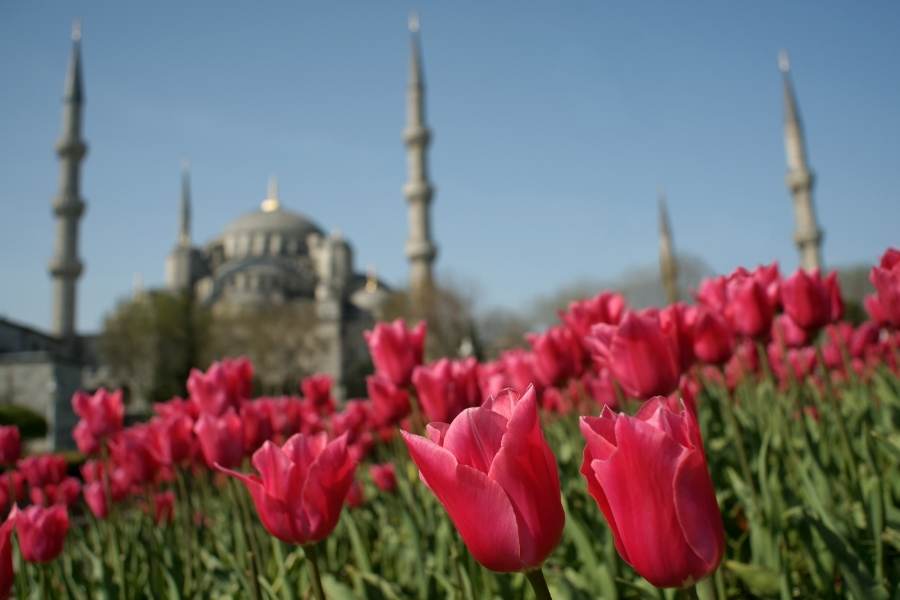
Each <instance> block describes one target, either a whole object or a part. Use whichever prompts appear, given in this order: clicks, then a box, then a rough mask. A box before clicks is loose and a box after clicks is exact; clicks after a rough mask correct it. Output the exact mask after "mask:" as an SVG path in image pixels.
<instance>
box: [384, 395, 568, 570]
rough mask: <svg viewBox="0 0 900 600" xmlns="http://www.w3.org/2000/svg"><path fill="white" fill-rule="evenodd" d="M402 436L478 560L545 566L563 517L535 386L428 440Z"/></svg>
mask: <svg viewBox="0 0 900 600" xmlns="http://www.w3.org/2000/svg"><path fill="white" fill-rule="evenodd" d="M401 433H402V434H403V439H404V441H405V442H406V447H407V448H408V449H409V453H410V456H411V457H412V459H413V461H414V462H415V463H416V466H418V467H419V472H420V474H421V477H422V480H423V482H424V483H425V484H426V485H427V486H428V487H429V488H430V489H431V491H432V492H433V493H434V495H435V496H436V497H437V499H438V500H439V501H440V502H441V504H443V505H444V508H445V509H446V510H447V513H448V515H449V516H450V519H451V520H452V521H453V524H454V525H455V526H456V529H457V530H458V531H459V534H460V536H461V537H462V539H463V541H464V542H465V544H466V547H467V548H468V549H469V552H471V553H472V556H473V557H475V559H476V560H477V561H478V562H480V563H481V564H482V565H484V566H485V567H487V568H488V569H491V570H494V571H501V572H508V571H527V570H532V569H536V568H538V567H540V565H541V564H542V563H543V562H544V560H545V559H546V558H547V556H548V555H549V554H550V552H552V551H553V549H554V548H555V547H556V546H557V544H558V543H559V540H560V538H561V536H562V530H563V525H564V522H565V513H564V512H563V508H562V502H561V500H560V488H559V473H558V471H557V467H556V459H555V458H554V456H553V453H552V452H551V450H550V447H549V446H548V445H547V442H546V440H545V439H544V435H543V433H542V432H541V426H540V420H539V419H538V412H537V398H536V394H535V391H534V388H533V387H529V389H528V390H527V391H526V392H525V393H524V394H523V395H522V396H521V397H519V396H517V395H516V394H515V393H513V392H507V393H506V394H503V395H501V396H499V397H498V398H496V399H494V398H488V400H486V401H485V403H484V404H483V405H482V406H481V407H479V408H468V409H466V410H464V411H463V412H461V413H460V414H459V415H458V416H457V417H456V418H455V419H454V420H453V422H452V423H451V424H450V425H447V424H445V423H431V424H429V425H428V428H427V435H428V438H427V439H426V438H424V437H421V436H418V435H412V434H410V433H408V432H406V431H402V432H401Z"/></svg>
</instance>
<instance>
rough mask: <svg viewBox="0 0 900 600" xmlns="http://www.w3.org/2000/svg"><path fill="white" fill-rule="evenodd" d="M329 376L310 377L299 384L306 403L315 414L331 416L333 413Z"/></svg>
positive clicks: (321, 374) (317, 375)
mask: <svg viewBox="0 0 900 600" xmlns="http://www.w3.org/2000/svg"><path fill="white" fill-rule="evenodd" d="M331 385H332V383H331V376H330V375H326V374H324V373H319V374H316V375H310V376H309V377H306V378H305V379H303V381H301V382H300V389H301V391H302V392H303V397H304V398H305V399H306V401H307V402H309V403H310V404H312V405H313V406H314V407H315V409H316V412H319V413H321V414H331V413H333V412H334V398H333V397H332V396H331Z"/></svg>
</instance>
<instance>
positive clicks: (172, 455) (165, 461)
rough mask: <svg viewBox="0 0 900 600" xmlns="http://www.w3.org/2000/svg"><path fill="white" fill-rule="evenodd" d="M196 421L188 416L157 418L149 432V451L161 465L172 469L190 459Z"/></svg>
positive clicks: (151, 421) (153, 420) (152, 422)
mask: <svg viewBox="0 0 900 600" xmlns="http://www.w3.org/2000/svg"><path fill="white" fill-rule="evenodd" d="M193 429H194V421H193V420H192V419H191V418H190V417H188V416H187V415H177V416H176V415H173V416H168V417H155V418H153V419H151V420H150V427H149V428H148V430H147V450H148V451H149V452H150V454H151V456H153V458H154V459H155V460H156V462H158V463H159V464H161V465H164V466H167V467H171V466H173V465H176V464H179V463H181V462H183V461H185V460H187V459H188V458H190V456H191V454H192V452H193V449H194V435H193Z"/></svg>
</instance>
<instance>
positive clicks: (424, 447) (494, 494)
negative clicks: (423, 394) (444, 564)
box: [401, 431, 522, 572]
mask: <svg viewBox="0 0 900 600" xmlns="http://www.w3.org/2000/svg"><path fill="white" fill-rule="evenodd" d="M401 434H402V435H403V439H404V441H405V442H406V447H407V448H408V449H409V454H410V456H411V457H412V459H413V461H414V462H415V463H416V466H418V467H419V471H420V472H421V474H422V477H423V478H424V479H425V481H426V483H427V484H428V486H429V487H430V488H431V490H432V491H433V492H434V495H435V496H437V498H438V500H440V502H441V504H443V505H444V508H445V509H446V510H447V514H448V515H449V516H450V520H452V521H453V524H454V525H455V526H456V529H457V530H458V531H459V535H460V536H461V537H462V539H463V541H464V542H465V544H466V547H467V548H468V549H469V552H470V553H471V554H472V556H474V557H475V559H476V560H477V561H478V562H480V563H481V564H482V565H484V566H485V567H487V568H488V569H491V570H493V571H499V572H509V571H518V570H520V569H521V568H522V561H521V558H520V556H519V531H518V525H517V523H516V516H515V512H514V511H513V507H512V504H511V503H510V501H509V498H508V497H507V495H506V492H504V491H503V488H501V487H500V484H498V483H497V482H496V481H493V480H491V479H489V478H488V477H487V476H486V475H485V474H484V473H481V472H480V471H477V470H475V469H473V468H471V467H468V466H466V465H461V464H459V463H458V462H457V460H456V458H455V457H454V456H453V455H452V454H451V453H450V452H449V451H448V450H445V449H444V448H441V447H440V446H437V445H436V444H434V443H432V442H430V441H429V440H427V439H425V438H423V437H420V436H417V435H412V434H409V433H407V432H405V431H401ZM485 515H490V518H487V519H486V518H485Z"/></svg>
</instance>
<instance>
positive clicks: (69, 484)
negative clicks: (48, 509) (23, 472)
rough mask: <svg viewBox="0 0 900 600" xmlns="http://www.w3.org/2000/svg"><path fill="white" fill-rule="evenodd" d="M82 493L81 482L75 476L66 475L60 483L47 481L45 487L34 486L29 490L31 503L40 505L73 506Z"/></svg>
mask: <svg viewBox="0 0 900 600" xmlns="http://www.w3.org/2000/svg"><path fill="white" fill-rule="evenodd" d="M80 495H81V482H80V481H78V479H76V478H75V477H66V478H65V479H63V480H62V481H61V482H60V483H47V484H45V485H44V486H43V487H32V488H31V489H30V490H29V497H30V498H31V503H32V504H36V505H38V506H50V505H52V504H63V505H65V506H72V505H73V504H75V501H76V500H78V496H80Z"/></svg>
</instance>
